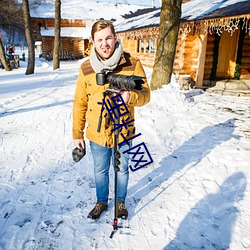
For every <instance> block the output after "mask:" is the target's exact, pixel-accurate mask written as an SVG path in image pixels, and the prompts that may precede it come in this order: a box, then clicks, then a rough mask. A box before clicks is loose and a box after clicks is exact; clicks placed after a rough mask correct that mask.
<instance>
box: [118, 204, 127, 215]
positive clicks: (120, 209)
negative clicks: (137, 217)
mask: <svg viewBox="0 0 250 250" xmlns="http://www.w3.org/2000/svg"><path fill="white" fill-rule="evenodd" d="M117 218H122V219H127V218H128V210H127V208H126V206H125V203H124V202H119V201H118V202H117Z"/></svg>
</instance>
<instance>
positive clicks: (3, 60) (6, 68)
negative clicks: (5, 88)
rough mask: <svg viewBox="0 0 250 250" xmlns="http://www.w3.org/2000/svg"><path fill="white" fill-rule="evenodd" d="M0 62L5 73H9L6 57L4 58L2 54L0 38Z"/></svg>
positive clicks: (0, 40) (3, 53) (2, 48)
mask: <svg viewBox="0 0 250 250" xmlns="http://www.w3.org/2000/svg"><path fill="white" fill-rule="evenodd" d="M0 61H1V64H2V65H3V67H4V69H5V70H6V71H11V68H10V66H9V64H8V62H7V60H6V56H5V52H4V47H3V43H2V39H1V37H0Z"/></svg>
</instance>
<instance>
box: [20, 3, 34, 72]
mask: <svg viewBox="0 0 250 250" xmlns="http://www.w3.org/2000/svg"><path fill="white" fill-rule="evenodd" d="M22 8H23V18H24V30H25V36H26V41H27V44H28V66H27V69H26V72H25V74H26V75H30V74H34V70H35V48H34V41H33V37H32V29H31V21H30V9H29V1H28V0H22Z"/></svg>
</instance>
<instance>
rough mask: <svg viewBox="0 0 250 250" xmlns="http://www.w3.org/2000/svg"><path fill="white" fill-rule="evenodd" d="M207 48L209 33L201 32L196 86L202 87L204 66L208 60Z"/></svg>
mask: <svg viewBox="0 0 250 250" xmlns="http://www.w3.org/2000/svg"><path fill="white" fill-rule="evenodd" d="M206 50H207V35H206V36H205V35H204V34H200V36H199V54H198V65H197V72H196V78H195V82H196V84H195V85H196V86H197V87H202V85H203V78H204V68H205V60H206Z"/></svg>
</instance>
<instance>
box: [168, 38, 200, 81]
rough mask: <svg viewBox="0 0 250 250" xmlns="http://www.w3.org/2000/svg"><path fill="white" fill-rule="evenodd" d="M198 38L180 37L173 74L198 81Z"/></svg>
mask: <svg viewBox="0 0 250 250" xmlns="http://www.w3.org/2000/svg"><path fill="white" fill-rule="evenodd" d="M197 39H198V37H197V36H195V35H187V36H183V35H179V36H178V40H177V47H176V52H175V60H174V67H173V73H174V74H176V75H177V76H179V75H189V76H190V77H191V78H192V79H196V73H197V58H198V53H199V46H198V41H197Z"/></svg>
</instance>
